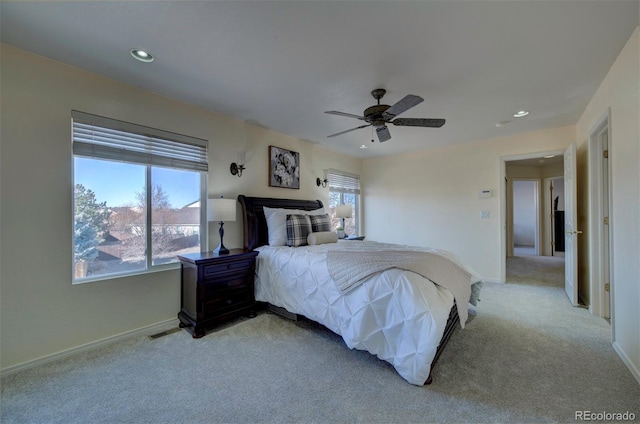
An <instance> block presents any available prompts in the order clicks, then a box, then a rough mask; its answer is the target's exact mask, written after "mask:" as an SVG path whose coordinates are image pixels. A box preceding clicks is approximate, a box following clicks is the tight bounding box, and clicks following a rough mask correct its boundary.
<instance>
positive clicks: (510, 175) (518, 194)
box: [501, 151, 565, 285]
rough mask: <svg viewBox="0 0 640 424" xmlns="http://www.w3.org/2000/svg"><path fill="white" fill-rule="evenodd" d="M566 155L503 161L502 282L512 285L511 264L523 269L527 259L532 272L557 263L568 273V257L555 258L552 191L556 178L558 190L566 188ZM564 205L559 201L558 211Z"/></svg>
mask: <svg viewBox="0 0 640 424" xmlns="http://www.w3.org/2000/svg"><path fill="white" fill-rule="evenodd" d="M564 153H565V152H564V151H553V152H543V153H537V154H528V155H519V156H511V157H508V158H503V159H502V167H501V174H502V175H501V177H502V179H503V181H504V186H503V188H502V196H501V199H502V200H501V210H502V213H503V221H502V222H503V226H502V230H503V232H502V236H501V246H502V247H501V253H502V254H501V261H502V267H501V272H502V274H501V278H502V279H501V281H504V282H508V279H507V265H508V264H509V265H510V266H511V269H512V270H513V266H514V264H515V265H516V266H520V265H521V264H520V262H522V261H523V260H524V258H526V262H527V264H526V266H527V267H528V266H531V267H532V269H534V268H536V267H544V266H548V264H546V265H545V264H544V263H545V262H551V261H553V262H557V263H558V264H557V265H558V266H557V268H559V269H560V271H559V272H560V273H561V274H564V271H563V266H562V265H563V264H564V258H563V257H562V255H554V250H552V247H553V246H552V241H553V240H554V237H553V235H552V231H554V227H553V225H552V223H553V222H554V220H553V219H552V217H551V211H552V210H553V207H554V202H553V200H554V197H552V193H550V192H548V188H549V186H550V184H551V183H550V181H551V180H550V179H553V183H554V187H557V188H559V187H558V186H562V185H563V184H562V182H563V181H564V180H563V178H564ZM556 194H557V193H556ZM523 200H524V202H523ZM562 206H563V205H562V199H561V198H559V199H558V202H557V209H558V210H560V208H561V207H562ZM560 229H561V230H564V227H563V226H562V225H561V226H560ZM514 258H516V260H514ZM516 262H518V263H517V264H516ZM558 281H562V278H560V279H559V280H558ZM559 284H560V283H559V282H558V285H559Z"/></svg>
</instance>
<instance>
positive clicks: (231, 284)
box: [200, 272, 249, 297]
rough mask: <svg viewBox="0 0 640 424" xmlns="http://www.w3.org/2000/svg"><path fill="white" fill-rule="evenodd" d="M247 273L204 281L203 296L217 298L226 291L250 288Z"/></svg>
mask: <svg viewBox="0 0 640 424" xmlns="http://www.w3.org/2000/svg"><path fill="white" fill-rule="evenodd" d="M246 275H247V273H246V272H242V273H240V275H226V276H224V277H222V278H216V279H212V280H208V281H203V282H202V284H201V285H200V288H201V290H202V293H201V294H202V296H204V297H208V296H215V295H216V294H217V293H218V292H222V291H225V290H227V289H241V288H244V287H247V288H248V287H249V283H248V282H247V279H246Z"/></svg>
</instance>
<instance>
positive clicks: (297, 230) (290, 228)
mask: <svg viewBox="0 0 640 424" xmlns="http://www.w3.org/2000/svg"><path fill="white" fill-rule="evenodd" d="M309 234H311V220H310V219H309V215H287V246H291V247H298V246H304V245H306V244H307V236H308V235H309Z"/></svg>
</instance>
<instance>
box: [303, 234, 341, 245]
mask: <svg viewBox="0 0 640 424" xmlns="http://www.w3.org/2000/svg"><path fill="white" fill-rule="evenodd" d="M337 242H338V234H336V233H335V232H333V231H321V232H317V233H311V234H309V235H308V236H307V244H309V245H311V246H315V245H317V244H326V243H337Z"/></svg>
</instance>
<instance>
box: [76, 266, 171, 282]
mask: <svg viewBox="0 0 640 424" xmlns="http://www.w3.org/2000/svg"><path fill="white" fill-rule="evenodd" d="M178 269H180V262H172V263H170V264H166V265H159V266H155V267H153V268H152V269H145V270H141V271H136V272H123V273H118V274H106V275H96V276H90V277H84V278H74V279H73V281H72V284H73V285H80V284H85V283H95V282H99V281H106V280H115V279H120V278H127V277H136V276H138V275H145V274H155V273H157V272H165V271H173V270H178Z"/></svg>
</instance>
